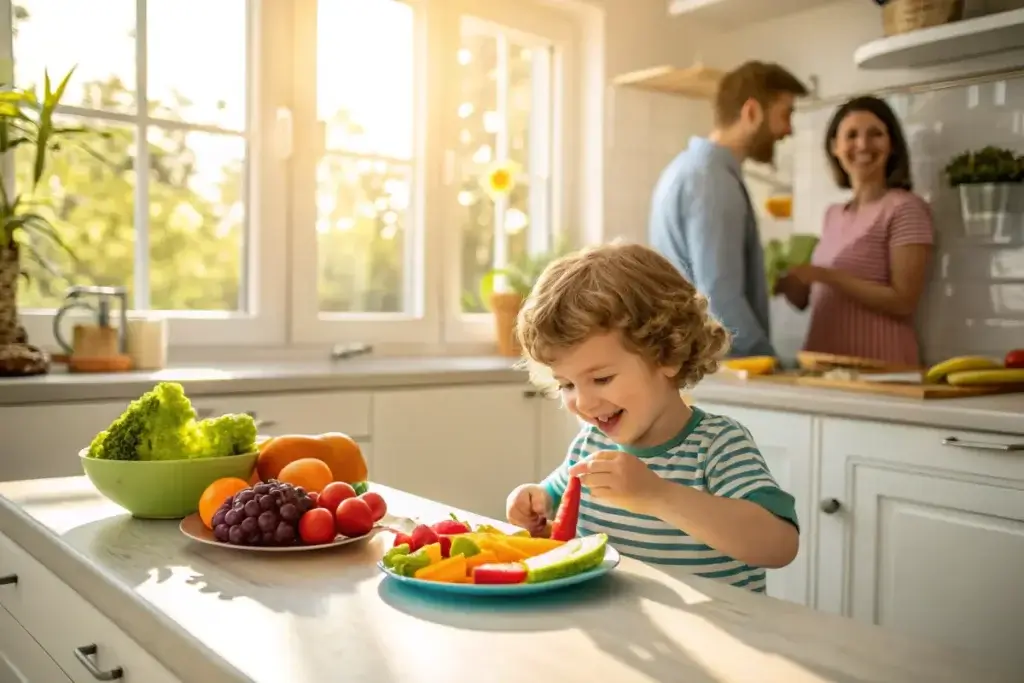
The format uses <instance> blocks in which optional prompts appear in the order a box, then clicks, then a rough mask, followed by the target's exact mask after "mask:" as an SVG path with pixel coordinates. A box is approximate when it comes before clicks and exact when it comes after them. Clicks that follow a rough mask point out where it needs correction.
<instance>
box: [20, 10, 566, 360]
mask: <svg viewBox="0 0 1024 683" xmlns="http://www.w3.org/2000/svg"><path fill="white" fill-rule="evenodd" d="M15 1H16V0H15ZM146 1H147V0H136V4H137V5H136V6H137V11H138V12H140V13H142V16H145V5H146ZM396 1H402V2H406V3H408V4H410V5H412V6H413V7H414V8H415V9H416V11H417V19H416V35H417V37H418V42H419V52H420V54H419V55H418V57H417V59H416V73H415V77H414V79H415V80H414V87H415V89H416V90H415V94H414V102H415V106H416V115H415V117H414V119H415V132H414V140H415V152H414V155H413V159H412V164H411V165H412V170H413V174H414V176H413V187H414V192H413V193H412V207H413V208H412V213H411V215H412V216H413V220H412V222H411V224H410V225H409V228H408V231H407V235H406V238H407V239H408V240H410V243H411V244H412V245H413V248H412V250H411V251H410V259H409V261H410V266H409V267H410V270H409V271H408V272H406V273H405V276H406V278H407V281H410V280H411V281H412V282H414V283H415V286H414V287H410V290H411V292H412V297H413V306H412V307H411V313H410V314H408V315H379V314H356V315H346V314H340V315H330V316H321V315H320V312H319V310H317V309H318V308H319V306H318V303H319V296H318V293H317V258H316V232H315V230H314V229H313V226H314V225H315V210H316V209H315V201H314V197H313V194H312V193H311V192H310V191H309V187H310V184H311V183H312V181H313V180H315V177H314V173H315V162H316V159H317V154H316V152H318V148H317V147H316V145H315V143H316V134H317V133H318V132H319V131H320V130H321V129H320V127H319V126H318V125H316V100H315V94H314V95H311V94H310V93H315V86H316V73H315V69H314V68H313V66H314V65H315V55H316V33H315V26H316V24H315V17H316V1H315V0H289V1H288V2H260V1H259V0H247V7H248V26H247V30H248V31H249V34H248V37H249V40H248V46H247V53H248V54H247V60H246V61H247V71H248V73H247V82H248V83H247V84H248V87H249V92H248V106H247V113H246V118H247V130H246V139H247V141H248V146H247V152H248V154H247V179H246V182H247V192H248V196H249V199H248V201H247V207H246V211H247V224H248V229H247V240H248V243H247V255H246V260H245V270H244V272H245V273H246V275H247V284H248V287H249V291H248V297H249V311H248V312H246V313H220V312H187V311H167V312H164V315H166V317H167V319H168V329H169V344H170V346H171V347H172V348H174V347H206V348H212V347H237V346H249V347H263V348H273V347H277V348H281V347H286V346H325V345H331V344H335V343H340V342H353V341H361V342H367V343H383V344H388V343H403V344H409V343H411V344H414V345H438V344H447V343H456V344H457V343H464V342H472V343H493V341H494V323H493V318H492V316H491V314H489V313H484V314H468V315H467V314H463V313H462V309H461V295H462V291H463V289H464V288H465V287H464V286H463V283H462V282H461V273H460V272H459V265H458V264H459V262H460V259H459V256H458V255H459V254H460V253H461V246H462V245H461V236H460V231H459V230H458V229H457V228H458V223H457V214H456V212H457V210H458V208H459V207H458V204H457V201H456V196H457V186H456V183H455V182H454V181H455V173H454V169H452V168H451V165H450V155H449V152H448V150H449V148H450V145H449V142H448V141H450V140H454V139H455V137H454V134H453V131H452V128H453V127H454V126H455V125H457V121H456V120H455V118H454V117H453V116H451V115H450V113H449V112H451V111H454V108H452V107H453V106H456V105H457V99H456V98H457V97H458V92H457V91H456V89H455V88H454V87H452V85H450V84H451V83H452V81H451V79H448V78H446V67H447V66H448V65H449V64H450V63H451V62H452V58H451V55H453V54H455V51H456V50H457V49H458V47H459V45H460V35H459V21H460V19H461V17H462V16H463V15H470V16H472V17H475V18H479V19H481V20H485V21H491V22H494V23H497V24H500V25H502V26H503V27H505V28H507V29H510V30H511V31H513V32H521V33H523V34H524V35H527V36H529V35H533V36H538V37H542V39H543V41H544V42H546V43H552V44H554V45H555V46H556V48H557V51H558V59H557V63H556V64H554V65H553V66H554V69H553V74H554V76H553V77H554V78H556V79H558V82H557V83H555V84H554V88H553V90H554V91H555V92H561V93H562V97H561V98H558V99H557V100H556V102H555V103H553V107H554V109H553V112H552V114H553V116H554V117H555V118H554V121H556V124H555V125H556V128H555V129H554V131H553V135H552V137H553V138H554V139H555V140H558V141H559V144H558V145H556V146H552V147H551V154H552V173H553V179H552V187H553V192H552V193H551V197H550V202H551V216H552V226H553V227H554V228H555V229H556V230H564V232H567V233H569V234H572V235H574V236H575V237H577V238H580V237H582V235H579V234H578V231H576V230H572V229H569V228H567V227H566V226H576V225H578V224H579V219H581V218H582V216H580V212H581V211H582V210H583V207H582V204H581V203H580V202H579V201H578V197H577V194H576V193H577V190H578V183H577V182H576V179H577V178H581V177H582V175H581V173H582V169H581V168H580V166H579V160H580V154H579V152H580V147H579V143H580V141H581V137H582V134H581V133H580V132H578V131H580V130H581V128H580V126H579V125H575V124H577V123H582V118H581V114H582V111H581V108H580V105H579V103H580V101H581V92H582V89H583V87H584V86H583V85H582V78H581V76H582V74H583V69H582V65H583V61H582V49H583V41H582V30H583V26H582V23H581V20H580V17H578V16H576V14H575V13H574V12H572V11H571V10H565V11H563V10H561V9H558V8H555V7H552V6H550V5H548V4H547V3H544V2H543V1H542V0H516V2H509V1H508V0H396ZM12 4H13V3H12V0H0V60H2V59H3V57H4V56H6V57H8V58H11V57H12V54H13V34H12V31H11V22H10V20H9V18H10V16H11V12H12ZM4 16H6V17H7V18H8V21H6V22H4V21H2V19H3V17H4ZM146 47H147V46H146V36H145V32H141V31H140V32H139V37H138V39H137V41H136V58H137V62H138V63H137V73H136V78H137V81H138V86H137V88H138V90H139V92H140V93H145V85H146V80H145V79H146V74H145V55H146ZM15 57H16V55H15ZM453 103H454V104H453ZM61 111H63V112H66V113H69V114H75V115H81V114H90V115H91V116H92V117H93V118H96V119H99V120H112V121H117V122H122V123H134V124H135V125H136V126H137V130H142V128H141V124H142V123H143V121H150V119H148V117H147V114H146V112H145V110H144V108H140V110H139V112H138V113H137V114H135V115H118V114H113V113H106V112H104V113H99V112H89V111H85V110H81V109H78V108H75V107H62V108H61ZM97 114H100V115H99V116H97ZM154 123H155V124H157V125H160V124H162V123H163V122H160V121H154ZM170 125H174V126H177V127H178V128H188V129H195V130H204V129H205V130H208V131H209V130H211V127H209V126H201V125H196V126H193V125H188V124H181V123H177V122H171V123H170ZM456 132H457V131H456ZM320 139H321V140H322V138H320ZM142 147H145V145H144V144H143V145H142ZM145 152H146V150H143V154H144V153H145ZM446 161H448V162H449V164H448V165H447V166H446ZM300 191H301V192H305V193H307V194H300ZM136 192H137V194H136V197H140V196H141V197H143V198H144V197H145V196H146V194H148V188H143V189H142V190H137V191H136ZM569 192H572V193H573V194H568V193H569ZM142 206H143V207H144V206H146V205H145V204H143V205H142ZM144 214H145V211H143V210H142V209H141V208H137V213H136V223H138V221H139V218H140V216H141V217H142V218H143V219H144V218H145V216H144ZM307 226H308V227H307ZM545 237H546V238H547V237H548V236H545ZM550 238H552V239H553V238H554V235H551V236H550ZM143 241H145V240H144V239H143V240H138V242H139V243H141V242H143ZM545 241H546V240H545ZM146 246H148V244H147V245H146ZM142 248H143V246H141V244H140V245H139V246H137V249H142ZM147 284H148V283H147ZM467 286H469V287H473V286H474V285H472V284H470V283H467ZM131 303H132V302H129V306H130V307H131ZM150 313H152V312H151V311H139V312H136V311H134V310H130V311H129V315H130V316H133V315H137V314H142V315H147V314H150ZM20 316H21V320H22V323H23V324H24V325H25V328H26V330H27V332H28V334H29V337H30V339H31V341H32V342H33V343H35V344H37V345H39V346H43V347H46V348H53V347H55V345H56V341H55V340H54V337H53V333H52V327H53V319H54V311H44V310H25V309H23V310H21V311H20ZM87 320H88V317H87V316H81V315H79V314H78V313H77V312H70V313H68V314H67V315H66V316H65V320H64V323H63V325H62V327H63V328H65V329H66V330H67V331H66V332H65V336H68V337H69V336H70V328H71V325H73V324H74V323H75V322H83V321H87Z"/></svg>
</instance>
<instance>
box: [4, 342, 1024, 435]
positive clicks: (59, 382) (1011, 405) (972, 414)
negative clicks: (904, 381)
mask: <svg viewBox="0 0 1024 683" xmlns="http://www.w3.org/2000/svg"><path fill="white" fill-rule="evenodd" d="M513 363H514V361H513V359H509V358H502V357H497V356H478V357H443V356H424V357H409V358H399V357H395V358H390V357H378V358H373V357H368V358H362V357H360V358H352V359H348V360H342V361H335V362H308V363H303V362H288V363H264V364H255V363H237V364H224V363H218V364H217V365H216V366H215V367H198V366H189V367H173V368H168V369H166V370H162V371H159V372H129V373H117V374H67V373H55V374H51V375H44V376H40V377H27V378H19V379H0V407H2V406H4V405H29V404H47V403H57V402H60V403H65V402H76V401H100V400H107V401H109V400H124V401H128V400H131V399H133V398H136V397H138V396H139V395H141V394H142V393H144V392H145V391H148V390H149V389H151V388H152V387H153V385H154V384H155V383H156V382H159V381H161V380H173V381H179V382H181V383H182V384H183V385H184V386H185V391H186V392H187V393H188V395H189V396H192V397H196V396H204V395H224V394H261V393H286V392H309V391H330V390H353V391H359V390H366V391H372V390H381V389H396V388H417V387H418V388H427V387H434V386H458V385H473V384H506V383H507V384H522V383H525V382H526V381H527V378H526V374H525V373H524V372H522V371H520V370H516V369H514V368H513ZM690 393H691V395H692V397H693V399H694V400H696V401H697V402H702V401H703V402H709V403H725V404H729V405H743V406H749V407H752V408H761V409H777V410H781V411H788V412H802V413H808V414H812V415H829V416H835V417H849V418H860V419H867V420H878V421H887V422H897V423H905V424H917V425H922V426H927V427H939V428H949V429H969V430H978V431H991V432H1002V433H1005V434H1019V435H1024V394H1004V395H1001V396H983V397H977V398H963V399H932V400H927V401H926V400H917V399H910V398H901V397H892V396H881V395H873V394H860V393H854V392H848V391H840V390H833V389H818V388H810V387H795V386H787V385H781V384H769V383H760V382H757V381H756V380H751V381H743V380H737V379H734V378H731V377H728V376H726V375H715V376H711V377H708V378H706V379H705V380H704V381H703V382H701V383H700V384H699V385H698V386H697V387H696V388H695V389H694V390H693V391H692V392H690Z"/></svg>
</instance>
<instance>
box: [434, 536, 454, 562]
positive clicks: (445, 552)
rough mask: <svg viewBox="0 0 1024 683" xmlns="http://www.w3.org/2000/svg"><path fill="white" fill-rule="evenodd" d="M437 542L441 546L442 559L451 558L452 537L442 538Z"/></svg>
mask: <svg viewBox="0 0 1024 683" xmlns="http://www.w3.org/2000/svg"><path fill="white" fill-rule="evenodd" d="M437 542H438V543H439V544H440V545H441V557H451V554H452V537H451V536H440V537H439V538H438V539H437Z"/></svg>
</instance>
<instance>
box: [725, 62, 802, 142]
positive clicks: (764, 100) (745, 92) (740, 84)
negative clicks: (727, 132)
mask: <svg viewBox="0 0 1024 683" xmlns="http://www.w3.org/2000/svg"><path fill="white" fill-rule="evenodd" d="M782 94H789V95H793V96H794V97H806V96H807V95H808V94H810V91H809V90H808V89H807V86H805V85H804V84H803V83H801V82H800V79H798V78H797V77H796V76H794V75H793V74H792V73H790V72H789V71H788V70H787V69H785V68H783V67H781V66H779V65H778V64H773V63H768V62H757V61H751V62H745V63H743V64H741V65H740V66H738V67H737V68H735V69H733V70H732V71H730V72H729V73H727V74H726V75H725V76H724V77H723V78H722V81H721V82H720V83H719V84H718V92H717V93H716V94H715V125H718V126H729V125H732V124H733V123H736V121H737V120H738V119H739V118H740V112H741V111H742V110H743V105H744V104H746V102H747V100H749V99H754V100H756V101H757V102H758V103H759V104H760V105H761V107H763V108H764V109H767V108H768V105H770V104H771V103H772V102H773V101H774V100H775V98H776V97H778V96H779V95H782Z"/></svg>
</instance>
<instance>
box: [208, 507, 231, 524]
mask: <svg viewBox="0 0 1024 683" xmlns="http://www.w3.org/2000/svg"><path fill="white" fill-rule="evenodd" d="M227 516H228V511H227V510H226V509H225V508H221V509H219V510H217V511H216V512H215V513H213V521H212V522H211V526H213V527H214V528H217V527H218V526H220V525H221V524H223V523H224V518H225V517H227Z"/></svg>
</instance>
